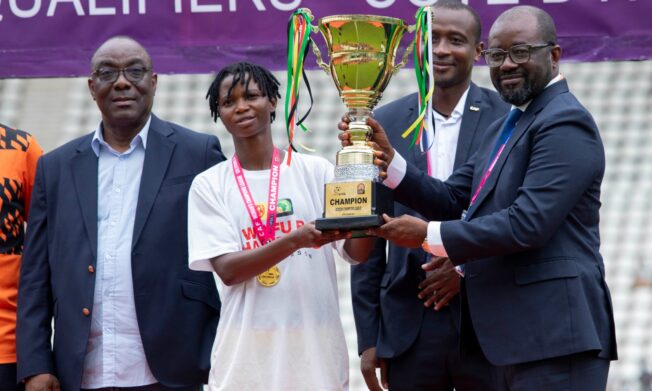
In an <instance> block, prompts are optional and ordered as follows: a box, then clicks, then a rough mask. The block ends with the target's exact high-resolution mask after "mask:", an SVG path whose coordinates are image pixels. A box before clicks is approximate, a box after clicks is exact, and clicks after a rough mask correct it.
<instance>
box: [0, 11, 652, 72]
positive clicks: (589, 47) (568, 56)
mask: <svg viewBox="0 0 652 391" xmlns="http://www.w3.org/2000/svg"><path fill="white" fill-rule="evenodd" d="M467 1H468V3H469V5H471V6H472V7H474V8H475V9H476V10H478V12H479V13H480V15H481V17H482V23H483V30H484V33H485V34H483V35H484V36H486V31H487V30H488V29H489V27H490V25H491V22H492V21H493V20H494V19H495V18H496V16H497V15H498V14H500V13H501V12H502V11H504V10H505V9H507V8H509V7H512V6H514V5H518V4H520V5H534V6H538V7H541V8H544V9H545V10H547V11H548V12H550V13H551V14H552V15H553V17H554V18H555V21H556V23H557V28H558V33H559V37H560V44H561V45H562V47H563V49H564V54H563V58H564V59H565V60H573V61H605V60H645V59H649V58H651V57H652V23H650V21H649V17H650V16H652V0H467ZM435 2H436V1H435V0H0V64H2V65H1V66H0V78H7V77H55V76H80V75H87V74H88V73H89V60H90V57H91V55H92V53H93V51H94V50H95V49H96V48H97V46H98V45H99V44H100V43H101V42H102V41H104V40H105V39H107V38H109V37H111V36H114V35H118V34H120V35H129V36H132V37H134V38H136V39H137V40H139V41H140V42H141V43H143V45H144V46H145V47H146V48H147V49H148V50H149V51H150V53H151V55H152V58H153V59H154V66H155V70H156V71H157V72H159V73H210V72H215V71H216V70H217V69H219V68H220V67H222V66H223V65H226V64H228V63H231V62H234V61H238V60H242V59H247V60H250V61H255V62H258V63H261V64H264V65H266V66H268V67H270V68H272V69H284V67H285V64H286V28H287V20H288V17H289V15H290V14H291V12H292V10H294V9H296V8H298V7H308V8H310V9H311V10H312V11H313V13H314V14H315V16H316V17H317V18H319V17H324V16H328V15H334V14H342V13H364V14H376V15H387V16H395V17H400V18H403V19H404V20H406V22H408V23H409V24H412V23H413V17H414V13H415V11H416V9H417V7H418V6H421V5H426V4H428V3H435ZM315 38H316V39H317V40H318V41H319V42H321V41H322V40H321V37H316V36H315ZM407 38H408V37H406V38H404V44H405V43H407V41H408V39H407ZM409 38H411V35H410V37H409ZM313 63H314V60H313V59H312V54H311V55H310V57H309V58H308V61H307V64H310V66H312V64H313Z"/></svg>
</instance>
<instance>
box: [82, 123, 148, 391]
mask: <svg viewBox="0 0 652 391" xmlns="http://www.w3.org/2000/svg"><path fill="white" fill-rule="evenodd" d="M150 122H151V117H150V119H149V120H148V121H147V123H146V124H145V126H144V127H143V129H142V130H141V131H140V133H138V134H137V135H136V137H134V139H133V140H132V141H131V144H130V146H129V149H128V150H127V151H125V152H122V153H120V152H117V151H116V150H114V149H113V148H111V146H109V145H108V144H107V143H106V142H105V141H104V138H103V135H102V126H101V125H100V126H99V127H98V129H97V130H96V131H95V136H94V137H93V140H92V141H91V147H92V148H93V152H95V154H96V155H97V156H98V158H99V161H98V193H97V194H98V200H97V201H98V204H97V233H98V235H97V267H96V278H95V293H94V296H93V309H92V320H91V332H90V337H89V339H88V345H87V348H86V356H85V358H84V371H83V374H82V382H81V387H82V388H84V389H93V388H104V387H135V386H144V385H148V384H153V383H156V382H157V380H156V378H155V377H154V375H152V372H151V370H150V369H149V366H148V365H147V359H146V357H145V351H144V348H143V342H142V339H141V336H140V330H139V328H138V320H137V318H136V305H135V302H134V287H133V282H132V276H131V243H132V235H133V231H134V220H135V216H136V204H137V202H138V191H139V188H140V178H141V174H142V171H143V163H144V161H145V147H146V144H147V134H148V132H149V125H150Z"/></svg>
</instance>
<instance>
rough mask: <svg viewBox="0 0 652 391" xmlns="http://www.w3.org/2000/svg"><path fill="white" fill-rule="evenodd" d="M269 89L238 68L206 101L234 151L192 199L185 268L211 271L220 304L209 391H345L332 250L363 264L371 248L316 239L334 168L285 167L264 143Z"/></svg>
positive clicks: (273, 99) (320, 164) (268, 77)
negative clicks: (214, 277) (324, 189)
mask: <svg viewBox="0 0 652 391" xmlns="http://www.w3.org/2000/svg"><path fill="white" fill-rule="evenodd" d="M278 87H279V83H278V81H277V80H276V78H275V77H274V76H273V75H272V74H271V73H270V72H269V71H268V70H266V69H265V68H262V67H260V66H258V65H254V64H250V63H246V62H242V63H237V64H233V65H231V66H228V67H226V68H224V69H222V70H221V71H220V72H219V73H218V75H217V77H216V78H215V80H214V81H213V84H212V85H211V87H210V89H209V91H208V94H207V98H208V100H209V105H210V109H211V114H212V115H213V119H214V120H217V118H218V117H219V118H220V119H221V120H222V123H223V124H224V126H225V127H226V130H227V131H228V132H229V133H230V134H231V136H232V137H233V143H234V145H235V156H233V158H231V159H229V160H227V161H225V162H222V163H220V164H218V165H216V166H214V167H212V168H211V169H209V170H207V171H205V172H204V173H202V174H200V175H198V176H197V177H196V178H195V180H194V182H193V184H192V187H191V189H190V196H189V218H188V238H189V259H190V268H191V269H193V270H205V271H215V272H216V273H217V275H218V276H219V279H218V287H219V290H220V297H221V298H222V310H221V318H220V323H219V326H218V330H217V336H216V341H215V344H214V346H213V352H212V359H211V362H212V368H211V372H210V378H209V389H211V390H346V389H348V358H347V349H346V343H345V341H344V333H343V331H342V325H341V322H340V318H339V310H338V301H337V277H336V273H335V265H334V257H333V251H332V250H333V248H335V249H336V250H337V251H338V252H339V253H340V254H341V255H342V257H343V258H344V259H346V260H348V261H350V262H356V261H358V262H359V261H365V260H366V258H367V256H368V254H369V251H370V250H371V247H372V244H373V239H369V238H366V239H350V237H351V233H350V232H337V231H331V232H320V231H318V230H317V229H315V226H314V224H313V223H312V221H313V220H314V219H315V218H317V217H320V216H321V214H322V207H323V188H324V184H325V183H326V182H327V181H329V180H330V179H331V177H332V173H333V166H332V165H331V164H330V163H329V162H327V161H326V160H324V159H322V158H319V157H315V156H307V155H304V154H295V156H293V159H292V163H291V165H288V164H286V163H285V158H286V156H285V154H284V153H283V151H281V150H279V149H278V148H277V147H275V146H274V143H273V142H272V128H271V123H272V121H273V120H274V117H275V108H276V104H277V102H278V99H279V98H280V94H279V92H278ZM341 239H346V240H341ZM328 243H331V244H330V245H326V244H328ZM354 244H355V245H354Z"/></svg>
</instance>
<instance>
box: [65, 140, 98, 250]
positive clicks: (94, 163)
mask: <svg viewBox="0 0 652 391" xmlns="http://www.w3.org/2000/svg"><path fill="white" fill-rule="evenodd" d="M91 140H92V135H91V136H89V137H84V138H83V139H82V141H81V143H80V144H79V146H78V148H77V155H75V156H73V158H72V159H71V160H70V169H71V171H72V177H73V183H74V186H75V192H76V193H77V199H78V200H79V207H80V209H81V215H82V220H83V224H84V228H86V234H87V235H88V240H89V242H90V243H91V250H92V251H93V259H96V258H97V187H98V179H97V175H98V173H97V169H98V159H97V156H96V155H95V152H93V149H92V148H91Z"/></svg>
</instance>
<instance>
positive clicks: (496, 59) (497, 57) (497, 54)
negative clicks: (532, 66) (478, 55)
mask: <svg viewBox="0 0 652 391" xmlns="http://www.w3.org/2000/svg"><path fill="white" fill-rule="evenodd" d="M554 45H555V44H554V43H542V44H539V45H530V44H527V43H524V44H521V45H514V46H512V47H511V48H509V49H507V50H503V49H487V50H483V51H482V56H483V57H484V61H485V62H486V63H487V65H489V67H490V68H496V67H499V66H501V65H503V63H504V62H505V58H506V57H507V55H509V58H510V59H511V60H512V62H513V63H514V64H523V63H526V62H528V61H530V55H531V54H532V52H533V51H535V50H538V49H543V48H547V47H548V46H554Z"/></svg>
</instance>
